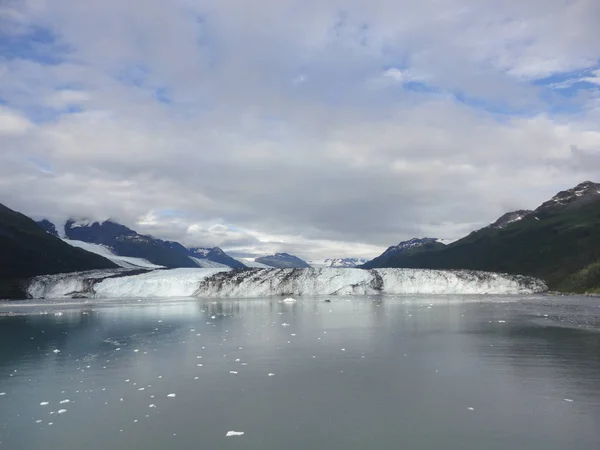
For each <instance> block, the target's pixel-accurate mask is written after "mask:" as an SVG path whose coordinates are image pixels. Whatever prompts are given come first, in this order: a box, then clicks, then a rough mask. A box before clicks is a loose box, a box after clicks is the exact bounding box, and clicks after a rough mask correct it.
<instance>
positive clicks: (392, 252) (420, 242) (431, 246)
mask: <svg viewBox="0 0 600 450" xmlns="http://www.w3.org/2000/svg"><path fill="white" fill-rule="evenodd" d="M445 246H446V244H444V243H443V242H441V240H440V239H437V238H413V239H409V240H408V241H402V242H400V243H399V244H398V245H393V246H391V247H388V249H387V250H386V251H385V252H383V253H382V254H381V255H379V256H378V257H376V258H374V259H372V260H371V261H367V262H366V263H365V264H363V265H362V266H361V267H362V268H364V269H371V268H373V267H382V266H384V267H385V264H387V261H389V260H390V259H393V258H395V257H397V256H399V255H408V254H412V253H417V252H422V251H427V250H435V249H440V248H443V247H445Z"/></svg>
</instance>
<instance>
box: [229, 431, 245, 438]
mask: <svg viewBox="0 0 600 450" xmlns="http://www.w3.org/2000/svg"><path fill="white" fill-rule="evenodd" d="M243 435H244V432H243V431H228V432H227V434H226V435H225V437H230V436H243Z"/></svg>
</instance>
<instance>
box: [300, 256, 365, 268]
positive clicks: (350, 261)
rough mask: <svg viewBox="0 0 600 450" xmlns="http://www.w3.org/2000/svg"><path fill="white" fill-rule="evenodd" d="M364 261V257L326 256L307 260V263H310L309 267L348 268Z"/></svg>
mask: <svg viewBox="0 0 600 450" xmlns="http://www.w3.org/2000/svg"><path fill="white" fill-rule="evenodd" d="M366 262H367V260H366V259H364V258H326V259H324V260H321V261H316V260H313V261H309V262H308V263H309V264H310V265H311V267H318V268H320V267H333V268H343V269H348V268H353V267H358V266H360V265H361V264H365V263H366Z"/></svg>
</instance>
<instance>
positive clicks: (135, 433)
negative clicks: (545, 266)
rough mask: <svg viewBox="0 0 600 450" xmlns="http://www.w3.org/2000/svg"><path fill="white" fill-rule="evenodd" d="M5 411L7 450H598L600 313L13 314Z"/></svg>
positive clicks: (571, 302)
mask: <svg viewBox="0 0 600 450" xmlns="http://www.w3.org/2000/svg"><path fill="white" fill-rule="evenodd" d="M231 372H237V373H231ZM269 374H272V375H271V376H269ZM142 388H143V390H142ZM0 394H2V395H0V449H27V450H34V449H47V450H52V449H61V450H64V449H78V450H79V449H88V450H93V449H102V450H105V449H166V448H170V449H261V450H265V449H266V450H270V449H282V448H285V449H286V450H295V449H350V450H352V449H367V448H368V449H392V448H399V449H428V450H432V449H435V450H438V449H457V450H459V449H460V450H465V449H478V450H479V449H487V450H493V449H502V450H505V449H543V450H552V449H556V450H559V449H560V450H564V449H570V450H575V449H581V450H595V449H599V448H600V300H599V299H590V298H584V297H550V296H536V297H523V298H518V297H493V296H487V297H473V296H471V297H450V296H438V297H391V296H384V297H372V298H369V297H353V298H333V299H332V302H331V303H325V302H324V299H323V298H304V299H299V300H298V302H297V303H295V304H285V303H279V302H278V301H277V300H269V299H260V300H246V299H245V300H224V301H219V302H215V301H213V300H190V299H181V300H169V301H164V300H163V301H157V300H143V301H139V300H128V301H123V300H114V301H103V302H102V303H96V304H94V303H80V301H68V302H64V303H60V302H57V303H52V302H39V301H38V302H37V303H35V302H24V303H10V304H9V303H0ZM169 394H175V397H172V396H171V397H169V396H168V395H169ZM65 400H69V401H68V402H66V401H65ZM61 401H63V403H61ZM42 402H48V404H47V405H41V403H42ZM150 405H153V406H152V407H151V406H150ZM60 410H66V411H60ZM59 411H60V413H59ZM228 431H239V432H244V435H241V436H233V437H226V433H227V432H228Z"/></svg>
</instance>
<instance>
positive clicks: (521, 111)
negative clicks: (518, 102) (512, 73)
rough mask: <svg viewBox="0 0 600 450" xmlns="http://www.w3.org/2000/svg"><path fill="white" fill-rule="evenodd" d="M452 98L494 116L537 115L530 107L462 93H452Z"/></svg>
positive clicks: (535, 110)
mask: <svg viewBox="0 0 600 450" xmlns="http://www.w3.org/2000/svg"><path fill="white" fill-rule="evenodd" d="M452 97H453V98H454V100H456V101H457V102H459V103H462V104H464V105H467V106H470V107H472V108H475V109H481V110H484V111H486V112H488V113H491V114H494V115H496V116H506V117H515V116H521V117H525V116H531V115H535V114H537V109H532V108H531V107H524V106H521V107H517V106H513V105H510V104H508V103H506V102H501V101H490V100H488V99H483V98H479V97H472V96H469V95H467V94H465V93H464V92H454V93H452Z"/></svg>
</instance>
